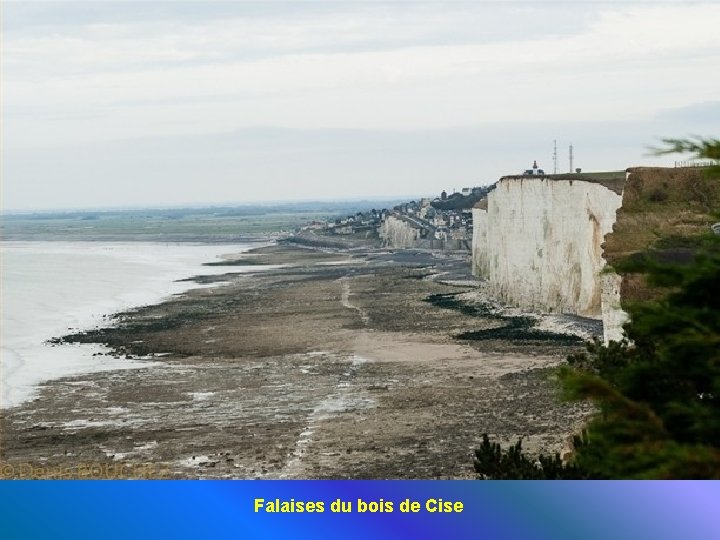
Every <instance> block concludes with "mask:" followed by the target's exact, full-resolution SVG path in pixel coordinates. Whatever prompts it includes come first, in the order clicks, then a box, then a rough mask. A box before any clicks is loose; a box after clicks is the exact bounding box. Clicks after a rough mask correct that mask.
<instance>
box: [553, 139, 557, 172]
mask: <svg viewBox="0 0 720 540" xmlns="http://www.w3.org/2000/svg"><path fill="white" fill-rule="evenodd" d="M553 174H557V139H555V140H553Z"/></svg>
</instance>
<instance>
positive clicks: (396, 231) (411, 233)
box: [380, 216, 420, 249]
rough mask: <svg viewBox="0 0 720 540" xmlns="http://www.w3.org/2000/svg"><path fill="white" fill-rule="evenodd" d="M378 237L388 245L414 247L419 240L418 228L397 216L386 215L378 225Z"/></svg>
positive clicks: (405, 247)
mask: <svg viewBox="0 0 720 540" xmlns="http://www.w3.org/2000/svg"><path fill="white" fill-rule="evenodd" d="M380 238H381V239H382V241H383V244H384V245H385V246H388V247H392V248H404V249H407V248H414V247H417V244H418V242H419V240H420V229H419V228H417V227H414V226H413V225H412V224H410V223H408V222H407V221H405V220H403V219H401V218H399V217H395V216H388V217H387V218H385V219H384V220H383V222H382V224H381V226H380Z"/></svg>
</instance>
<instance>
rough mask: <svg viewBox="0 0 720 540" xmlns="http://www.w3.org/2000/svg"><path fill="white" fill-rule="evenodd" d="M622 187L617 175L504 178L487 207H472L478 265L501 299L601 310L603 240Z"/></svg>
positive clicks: (590, 313) (591, 313) (590, 312)
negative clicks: (611, 179)
mask: <svg viewBox="0 0 720 540" xmlns="http://www.w3.org/2000/svg"><path fill="white" fill-rule="evenodd" d="M622 176H623V179H624V174H623V175H622ZM613 188H614V189H613ZM618 191H619V189H618V188H617V182H616V183H615V184H614V185H612V186H611V187H606V185H603V183H600V182H595V181H583V180H579V179H558V178H557V177H555V178H548V177H543V178H527V177H505V178H502V179H501V180H500V181H499V182H498V183H497V185H496V188H495V190H493V191H492V192H491V193H490V194H489V195H488V197H487V203H486V204H487V210H485V209H483V208H482V207H478V208H474V209H473V228H474V230H473V250H472V251H473V271H474V273H475V274H476V275H478V276H481V277H484V278H486V279H487V280H488V283H489V286H490V290H491V292H493V293H494V295H495V296H496V297H497V298H498V299H499V300H500V301H502V302H504V303H507V304H510V305H516V306H520V307H524V308H527V309H532V310H539V311H549V312H562V313H574V314H578V315H583V316H587V317H596V318H600V317H601V316H602V294H601V293H602V285H603V279H602V276H601V270H602V269H603V266H604V265H605V261H604V259H603V257H602V243H603V240H604V237H605V235H606V234H607V233H609V232H610V231H611V230H612V227H613V223H614V222H615V213H616V211H617V209H618V208H619V207H620V205H621V202H622V195H621V194H620V193H618ZM476 206H482V204H479V205H476ZM608 283H609V282H608Z"/></svg>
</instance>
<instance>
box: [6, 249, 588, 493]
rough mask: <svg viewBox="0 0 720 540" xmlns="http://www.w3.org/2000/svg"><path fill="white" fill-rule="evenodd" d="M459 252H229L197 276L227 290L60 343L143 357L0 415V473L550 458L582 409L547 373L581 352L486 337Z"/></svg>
mask: <svg viewBox="0 0 720 540" xmlns="http://www.w3.org/2000/svg"><path fill="white" fill-rule="evenodd" d="M467 258H468V255H467V254H442V253H429V252H413V251H398V252H396V253H393V252H390V251H387V250H373V249H369V248H363V249H357V250H341V251H333V250H331V249H325V250H314V249H307V248H302V247H298V246H292V245H279V246H273V247H269V248H262V249H259V250H255V251H253V252H251V253H248V254H244V255H241V256H239V258H233V257H229V259H228V263H229V266H228V267H227V270H228V273H227V274H224V275H220V276H210V277H206V278H199V279H198V281H199V282H203V283H207V282H211V281H222V282H227V284H224V285H219V286H217V287H214V288H209V289H197V290H194V291H190V292H188V293H186V294H184V295H182V296H179V297H176V298H174V299H172V300H169V301H167V302H165V303H162V304H159V305H156V306H149V307H146V308H142V309H139V310H136V311H134V312H130V313H126V314H121V315H119V316H118V317H117V318H116V320H115V324H114V325H113V326H111V327H109V328H105V329H99V330H97V331H93V332H89V333H85V334H80V335H76V336H69V337H66V338H65V339H66V340H68V341H85V342H99V343H107V344H109V345H110V346H111V347H113V348H114V349H115V351H116V354H118V355H123V356H126V355H127V356H131V357H133V359H136V358H137V357H138V356H152V357H153V359H154V363H153V365H152V366H151V367H148V368H146V369H136V370H122V371H109V372H101V373H93V374H89V375H82V376H75V377H69V378H65V379H59V380H56V381H52V382H50V383H47V384H46V385H45V386H44V387H43V388H42V389H41V391H40V393H39V397H38V398H37V399H36V400H34V401H31V402H27V403H25V404H22V405H20V406H18V407H15V408H12V409H7V410H5V411H3V414H2V417H1V418H0V421H1V422H2V423H1V430H2V431H1V433H2V441H1V442H2V448H1V456H2V462H3V464H4V467H3V471H4V472H3V474H5V475H6V476H28V473H27V471H28V470H29V469H27V468H26V469H24V470H25V471H26V472H22V470H23V469H22V468H21V467H20V465H21V464H31V465H32V466H33V467H36V469H33V471H34V473H33V474H30V476H33V475H35V476H41V477H42V476H48V475H51V474H49V473H47V471H50V472H52V471H54V470H57V468H58V467H64V468H68V469H70V470H76V469H77V468H78V467H80V466H84V465H87V464H104V465H107V466H114V467H115V468H114V469H113V470H117V466H120V467H126V469H125V470H127V471H128V476H137V474H136V472H137V470H138V467H139V466H141V465H144V464H152V466H153V467H154V469H152V470H153V471H155V473H158V472H159V473H161V474H158V476H162V477H172V478H358V479H359V478H373V479H375V478H378V479H379V478H472V477H474V472H473V449H474V448H475V447H477V446H478V445H479V443H480V441H481V438H482V434H483V433H489V434H490V435H491V436H494V437H495V438H496V439H498V440H500V441H501V442H504V443H507V444H509V443H511V442H515V440H517V438H518V437H523V439H524V447H525V448H527V449H528V450H529V451H531V452H537V451H545V452H548V451H550V452H555V451H560V450H561V449H562V448H563V446H564V445H565V443H566V440H567V438H568V435H569V434H570V433H572V432H573V431H575V430H577V428H578V427H579V426H580V425H581V424H582V423H583V420H584V418H585V417H586V416H587V414H588V413H589V408H588V407H587V406H586V405H583V404H568V403H563V402H561V401H560V400H559V398H558V397H557V391H556V385H555V381H554V371H553V369H552V368H553V367H554V366H557V365H559V364H561V363H562V362H564V359H565V357H566V356H567V355H568V354H569V353H571V352H575V351H577V350H579V349H580V348H581V347H582V346H581V344H579V343H572V342H567V341H563V340H562V339H554V338H553V337H552V336H551V337H550V338H549V339H538V336H537V335H533V334H532V333H528V334H527V336H525V337H524V338H523V337H522V336H520V338H518V339H512V340H507V339H502V338H501V337H499V338H498V339H493V331H494V329H497V328H501V327H503V326H505V325H506V324H507V320H505V319H502V318H498V317H496V316H492V315H491V314H488V313H486V311H484V309H485V307H484V306H485V304H484V301H485V300H486V299H484V297H483V293H482V286H481V284H479V283H477V282H475V281H474V280H473V279H472V278H471V277H470V276H467V275H466V272H467V269H469V261H468V260H467ZM236 265H252V266H253V267H255V268H256V270H257V271H255V272H253V273H249V274H248V273H243V274H233V266H236ZM264 265H270V266H269V267H266V266H264ZM431 295H436V297H437V295H445V296H443V298H445V297H446V296H447V295H455V296H452V298H457V299H459V300H461V301H462V302H460V304H461V305H465V306H467V305H474V304H473V302H477V305H479V306H483V309H474V310H468V309H464V310H463V309H456V308H452V307H447V306H444V305H438V303H437V302H435V303H433V302H429V301H428V298H429V297H430V296H431ZM456 307H457V306H456ZM580 323H581V324H580V326H582V321H580ZM477 331H487V332H484V333H483V336H484V337H483V338H482V339H478V340H458V339H455V336H457V335H459V334H462V333H467V332H477ZM481 333H482V332H481ZM501 335H502V334H501V333H500V334H498V336H501ZM158 360H160V362H159V363H158ZM19 471H20V472H19ZM43 471H46V472H45V473H44V472H43ZM155 473H153V474H155Z"/></svg>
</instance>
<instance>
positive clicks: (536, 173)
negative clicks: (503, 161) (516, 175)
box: [523, 160, 545, 176]
mask: <svg viewBox="0 0 720 540" xmlns="http://www.w3.org/2000/svg"><path fill="white" fill-rule="evenodd" d="M544 175H545V171H544V170H543V169H540V168H538V164H537V160H535V161H533V166H532V169H525V173H524V174H523V176H544Z"/></svg>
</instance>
